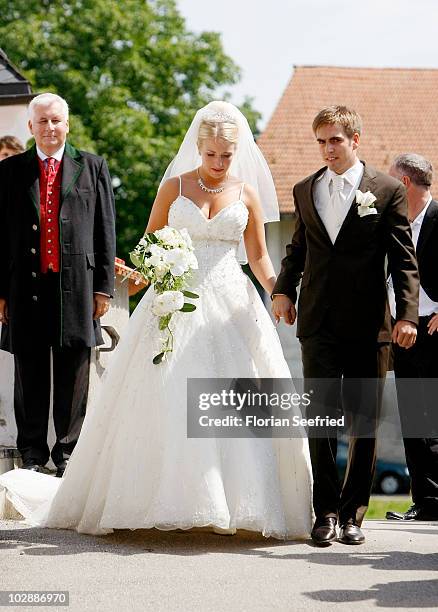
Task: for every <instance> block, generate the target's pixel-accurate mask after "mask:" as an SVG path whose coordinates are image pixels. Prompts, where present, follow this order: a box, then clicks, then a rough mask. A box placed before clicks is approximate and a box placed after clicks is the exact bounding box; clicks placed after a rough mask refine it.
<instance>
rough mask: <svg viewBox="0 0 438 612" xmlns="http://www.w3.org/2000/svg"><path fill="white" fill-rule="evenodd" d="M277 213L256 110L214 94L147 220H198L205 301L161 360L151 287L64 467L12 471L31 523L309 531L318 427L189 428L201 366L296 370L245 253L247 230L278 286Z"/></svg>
mask: <svg viewBox="0 0 438 612" xmlns="http://www.w3.org/2000/svg"><path fill="white" fill-rule="evenodd" d="M198 148H199V152H198ZM232 172H233V174H232ZM235 176H236V177H238V178H235ZM248 183H249V184H248ZM276 218H278V204H277V199H276V195H275V189H274V186H273V181H272V177H271V174H270V172H269V169H268V167H267V164H266V162H265V160H264V158H263V156H262V155H261V153H260V151H259V149H258V147H257V146H256V145H255V143H254V141H253V139H252V135H251V132H250V130H249V126H248V124H247V122H246V120H245V119H244V117H243V115H242V114H241V113H240V111H238V109H236V108H235V107H234V106H232V105H231V104H228V103H225V102H213V103H210V104H209V105H207V106H206V107H204V108H203V109H201V110H200V111H198V113H197V115H196V117H195V119H194V120H193V123H192V125H191V127H190V129H189V131H188V133H187V135H186V137H185V139H184V142H183V144H182V145H181V148H180V151H179V153H178V155H177V157H176V158H175V160H174V161H173V162H172V164H171V165H170V166H169V168H168V170H167V172H166V175H165V177H164V179H163V181H162V184H161V188H160V190H159V192H158V195H157V198H156V201H155V203H154V206H153V209H152V212H151V216H150V219H149V224H148V227H147V231H155V230H157V229H159V228H161V227H163V226H164V225H166V224H167V225H170V226H172V227H174V228H177V229H182V228H187V230H188V232H189V234H190V236H191V238H192V241H193V245H194V247H195V254H196V256H197V259H198V263H199V270H197V271H196V274H195V276H194V277H193V279H192V283H191V285H192V288H193V290H194V291H196V293H198V294H199V296H200V298H199V299H198V300H197V301H196V306H197V309H196V310H195V311H194V312H192V313H190V314H183V313H179V312H178V313H176V314H175V315H174V317H173V319H172V321H174V335H175V341H174V349H173V352H172V353H170V356H169V358H168V360H167V361H164V362H163V363H162V364H160V365H153V364H152V359H153V357H154V356H155V355H156V354H157V353H158V352H160V335H159V332H158V327H157V317H156V316H154V315H153V314H152V312H151V303H152V300H153V297H154V292H153V289H150V290H149V291H148V292H147V293H146V294H145V296H144V297H143V299H142V300H141V302H140V303H139V305H138V306H137V308H136V310H135V312H134V313H133V315H132V317H131V319H130V322H129V325H128V326H127V329H126V331H125V333H124V335H123V337H122V339H121V342H120V344H119V346H118V348H117V351H116V354H115V355H114V357H113V359H112V361H111V364H110V367H109V368H108V370H107V371H106V373H105V375H104V378H103V380H102V386H101V392H100V394H99V397H98V399H97V401H96V402H95V404H94V405H92V406H90V408H89V409H88V412H87V415H86V418H85V422H84V425H83V429H82V433H81V435H80V438H79V441H78V443H77V446H76V448H75V450H74V452H73V454H72V456H71V459H70V461H69V463H68V466H67V469H66V471H65V474H64V477H63V478H62V479H57V478H55V477H52V476H49V475H46V474H41V473H37V472H29V471H27V470H12V471H11V472H8V473H7V474H4V475H2V476H0V488H1V486H3V487H4V492H3V495H4V496H5V497H6V499H7V502H8V504H12V505H13V506H14V508H15V509H16V510H17V511H18V512H19V513H20V514H21V515H22V516H23V517H25V519H27V522H28V523H30V524H32V525H38V526H46V527H57V528H69V529H76V530H77V531H79V532H83V533H90V534H106V533H110V532H111V531H112V530H113V529H126V528H129V529H141V528H143V529H147V528H152V527H156V528H158V529H164V530H170V529H177V528H181V529H190V528H192V527H205V526H211V527H212V528H215V529H216V531H217V532H220V531H221V530H224V533H233V532H234V530H236V529H246V530H251V531H256V532H260V533H262V534H263V535H264V536H267V537H268V536H273V537H276V538H289V539H292V538H304V537H307V536H308V534H309V532H310V528H311V518H312V517H311V468H310V460H309V454H308V444H307V440H306V439H304V438H296V439H284V438H282V439H269V438H267V439H260V438H208V439H200V438H187V434H186V418H187V414H186V384H187V378H218V377H222V378H236V377H241V378H289V377H290V373H289V369H288V366H287V364H286V362H285V360H284V357H283V353H282V349H281V345H280V342H279V339H278V336H277V333H276V331H275V328H274V326H273V324H272V322H271V319H270V317H269V315H268V313H267V311H266V309H265V307H264V305H263V303H262V301H261V299H260V297H259V295H258V293H257V291H256V289H255V287H254V285H253V284H252V283H251V281H250V280H249V279H248V277H247V276H246V275H245V274H244V273H243V272H242V269H241V266H240V264H239V261H238V259H239V258H240V259H241V260H242V257H241V255H242V253H244V250H243V248H242V246H243V242H242V237H244V243H245V247H246V252H247V254H248V260H249V263H250V266H251V268H252V271H253V272H254V274H255V276H256V277H257V278H258V280H259V281H260V283H261V284H262V285H263V287H264V288H265V290H266V291H268V292H269V293H270V292H271V290H272V288H273V286H274V281H275V276H274V271H273V268H272V264H271V261H270V259H269V256H268V254H267V251H266V245H265V238H264V226H263V223H264V221H266V220H273V219H276ZM239 245H240V246H239Z"/></svg>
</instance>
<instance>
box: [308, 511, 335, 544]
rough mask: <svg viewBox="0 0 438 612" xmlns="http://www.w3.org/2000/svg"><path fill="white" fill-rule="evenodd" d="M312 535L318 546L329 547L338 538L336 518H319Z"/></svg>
mask: <svg viewBox="0 0 438 612" xmlns="http://www.w3.org/2000/svg"><path fill="white" fill-rule="evenodd" d="M310 535H311V536H312V540H313V541H314V542H315V544H318V546H329V545H330V544H331V543H332V542H333V541H334V540H336V538H337V533H336V518H335V517H334V516H326V517H322V518H317V519H316V521H315V524H314V525H313V529H312V533H311V534H310Z"/></svg>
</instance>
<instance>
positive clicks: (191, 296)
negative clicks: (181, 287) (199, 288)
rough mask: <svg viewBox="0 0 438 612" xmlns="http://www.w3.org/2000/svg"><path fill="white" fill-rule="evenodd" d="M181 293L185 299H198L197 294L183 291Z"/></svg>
mask: <svg viewBox="0 0 438 612" xmlns="http://www.w3.org/2000/svg"><path fill="white" fill-rule="evenodd" d="M182 293H183V295H185V296H186V297H188V298H191V299H193V300H195V299H196V298H198V297H199V295H198V294H197V293H192V292H191V291H183V292H182Z"/></svg>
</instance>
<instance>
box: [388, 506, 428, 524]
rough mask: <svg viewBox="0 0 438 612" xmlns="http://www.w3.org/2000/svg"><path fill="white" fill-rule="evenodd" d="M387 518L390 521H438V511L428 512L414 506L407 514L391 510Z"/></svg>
mask: <svg viewBox="0 0 438 612" xmlns="http://www.w3.org/2000/svg"><path fill="white" fill-rule="evenodd" d="M386 518H387V519H388V520H389V521H438V511H437V512H428V511H427V510H426V509H425V508H422V507H421V506H417V505H416V504H413V505H412V506H411V507H410V508H409V509H408V510H406V512H392V511H391V510H389V511H388V512H387V513H386Z"/></svg>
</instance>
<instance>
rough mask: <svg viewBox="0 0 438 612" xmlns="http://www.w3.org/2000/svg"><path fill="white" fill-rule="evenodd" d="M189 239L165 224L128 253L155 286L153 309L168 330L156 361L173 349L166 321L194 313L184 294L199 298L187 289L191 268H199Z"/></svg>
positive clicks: (183, 233) (159, 321) (187, 235)
mask: <svg viewBox="0 0 438 612" xmlns="http://www.w3.org/2000/svg"><path fill="white" fill-rule="evenodd" d="M193 250H194V249H193V246H192V241H191V238H190V235H189V233H188V231H187V230H186V229H181V230H177V229H175V228H173V227H169V226H167V225H166V226H165V227H163V228H162V229H160V230H157V231H156V232H151V233H149V234H145V235H144V236H143V238H141V240H140V242H139V243H138V244H137V246H136V247H135V249H134V250H133V251H132V252H131V253H130V258H131V261H132V263H133V264H134V266H135V269H136V271H138V272H140V274H142V275H143V276H144V278H145V279H147V280H148V281H149V282H150V283H151V284H152V285H153V287H154V290H155V293H156V294H157V295H156V296H155V298H154V300H153V302H152V312H153V313H154V315H156V316H157V317H158V327H159V329H160V330H161V331H167V337H166V339H165V340H164V343H163V347H162V351H161V352H160V353H159V354H158V355H156V356H155V357H154V359H153V363H155V364H159V363H161V362H162V361H163V360H164V359H166V355H167V353H170V352H172V350H173V334H172V331H171V329H170V327H169V323H170V321H171V319H172V316H173V314H174V313H175V312H176V311H180V312H193V311H194V310H195V309H196V306H195V305H194V304H191V303H189V302H185V301H184V297H188V298H191V299H195V298H198V297H199V296H198V295H197V294H196V293H192V292H191V291H187V286H188V281H189V279H190V277H191V273H192V270H197V269H198V261H197V259H196V256H195V254H194V252H193Z"/></svg>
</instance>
